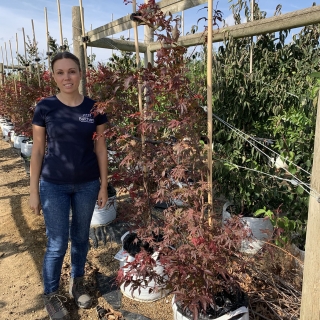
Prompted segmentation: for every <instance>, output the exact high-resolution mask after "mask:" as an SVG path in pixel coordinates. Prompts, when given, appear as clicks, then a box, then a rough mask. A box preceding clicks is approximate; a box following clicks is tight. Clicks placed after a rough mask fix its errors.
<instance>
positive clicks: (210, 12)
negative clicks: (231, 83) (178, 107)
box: [207, 0, 213, 226]
mask: <svg viewBox="0 0 320 320" xmlns="http://www.w3.org/2000/svg"><path fill="white" fill-rule="evenodd" d="M212 15H213V0H209V1H208V44H207V103H208V119H207V121H208V140H209V142H208V204H209V212H208V217H209V225H210V226H212V223H213V220H212V218H213V217H212V215H213V201H212V198H213V196H212V192H213V190H212V189H213V186H212V131H213V130H212V33H213V32H212V28H213V25H212V24H213V21H212Z"/></svg>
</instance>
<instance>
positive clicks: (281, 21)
mask: <svg viewBox="0 0 320 320" xmlns="http://www.w3.org/2000/svg"><path fill="white" fill-rule="evenodd" d="M170 1H171V2H172V0H170ZM160 2H162V1H160ZM167 2H169V1H168V0H167ZM180 2H181V1H179V3H180ZM199 2H204V1H202V0H201V1H196V3H197V5H198V3H199ZM205 2H207V1H205ZM131 22H132V21H131V20H130V17H129V16H126V17H123V18H121V19H118V20H115V21H113V22H111V23H109V24H107V25H105V26H103V27H100V28H102V29H101V32H100V31H99V32H98V30H100V28H97V29H94V30H92V31H90V32H88V33H87V35H88V36H89V39H90V42H88V44H87V45H88V46H90V47H97V48H106V49H119V50H123V51H130V52H135V44H134V42H133V41H126V40H116V39H111V38H106V37H102V36H103V35H104V34H105V35H111V34H113V33H117V32H121V31H123V30H126V29H123V27H124V25H125V24H126V23H128V24H130V26H131V25H132V24H131ZM316 23H320V5H319V6H312V7H310V8H306V9H302V10H297V11H293V12H289V13H286V14H282V15H280V16H274V17H271V18H266V19H263V20H256V21H252V22H247V23H242V24H239V25H235V26H231V27H226V28H221V29H216V30H214V31H213V39H212V42H213V43H215V42H220V41H223V40H224V39H225V38H226V35H227V34H230V35H232V36H233V37H234V38H245V37H252V36H256V35H261V34H266V33H270V32H277V31H280V30H284V29H292V28H298V27H303V26H306V25H312V24H316ZM103 30H104V31H103ZM206 36H207V33H206V32H202V33H195V34H190V35H187V36H181V37H179V40H178V42H177V44H178V45H181V46H184V47H191V46H196V45H200V44H204V43H205V38H206ZM161 47H162V45H161V44H160V43H158V42H153V43H152V42H151V43H150V44H148V45H147V44H144V43H141V42H139V51H140V52H142V53H146V52H147V51H150V52H155V51H157V50H159V49H161Z"/></svg>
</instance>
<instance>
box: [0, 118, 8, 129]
mask: <svg viewBox="0 0 320 320" xmlns="http://www.w3.org/2000/svg"><path fill="white" fill-rule="evenodd" d="M7 124H8V121H7V120H6V119H1V120H0V127H1V130H2V131H3V127H4V126H5V125H7Z"/></svg>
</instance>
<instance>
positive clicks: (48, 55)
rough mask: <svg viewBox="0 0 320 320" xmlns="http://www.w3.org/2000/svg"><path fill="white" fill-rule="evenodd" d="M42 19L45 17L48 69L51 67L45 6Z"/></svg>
mask: <svg viewBox="0 0 320 320" xmlns="http://www.w3.org/2000/svg"><path fill="white" fill-rule="evenodd" d="M44 19H45V23H46V39H47V52H46V55H47V58H48V70H50V67H51V60H50V57H51V52H50V46H49V26H48V13H47V8H46V7H45V8H44Z"/></svg>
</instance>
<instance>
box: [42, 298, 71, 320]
mask: <svg viewBox="0 0 320 320" xmlns="http://www.w3.org/2000/svg"><path fill="white" fill-rule="evenodd" d="M60 297H61V298H64V299H66V298H65V297H64V296H60V295H58V294H57V292H53V293H49V294H44V295H43V301H44V306H45V308H46V310H47V312H48V314H49V317H50V320H70V317H69V313H68V311H67V309H66V308H65V306H64V305H63V303H62V301H61V300H60Z"/></svg>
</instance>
